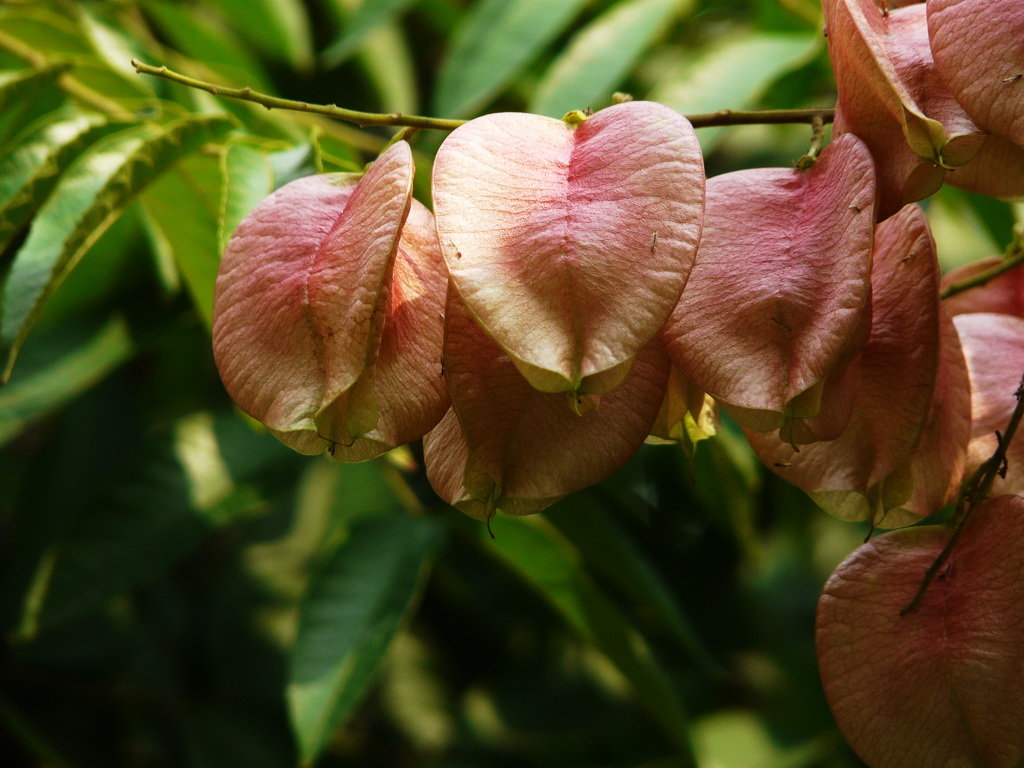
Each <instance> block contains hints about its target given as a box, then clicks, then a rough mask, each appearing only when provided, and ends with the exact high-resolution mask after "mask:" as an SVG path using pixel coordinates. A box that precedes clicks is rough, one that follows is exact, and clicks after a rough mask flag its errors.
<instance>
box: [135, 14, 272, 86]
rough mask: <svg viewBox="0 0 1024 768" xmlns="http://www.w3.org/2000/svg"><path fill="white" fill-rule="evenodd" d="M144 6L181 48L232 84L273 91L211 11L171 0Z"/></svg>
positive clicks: (257, 64)
mask: <svg viewBox="0 0 1024 768" xmlns="http://www.w3.org/2000/svg"><path fill="white" fill-rule="evenodd" d="M143 7H144V8H145V10H146V13H147V14H149V15H150V16H151V17H152V19H153V21H154V23H155V25H156V26H157V27H158V28H159V30H160V31H161V32H162V33H163V34H165V35H166V36H167V37H168V39H170V40H171V41H172V42H173V43H174V45H175V46H176V47H177V48H179V49H181V50H182V51H184V52H185V53H187V54H188V55H190V56H192V57H193V58H195V59H197V60H199V61H202V62H203V63H204V64H205V65H206V66H208V67H210V68H211V69H213V70H215V71H218V72H220V73H222V74H223V75H224V76H225V77H227V78H229V80H231V81H232V82H237V83H238V84H241V85H248V86H249V87H251V88H256V89H259V90H269V88H270V79H269V78H268V77H267V75H266V73H265V72H264V71H263V67H262V66H261V65H260V63H259V62H258V61H257V60H256V58H255V57H254V56H253V55H252V53H251V52H250V51H249V49H248V48H246V47H245V46H244V45H242V44H241V43H240V42H239V40H238V38H237V37H236V36H235V35H234V33H233V32H232V30H231V29H230V28H224V27H223V26H221V25H219V24H218V23H217V20H216V19H215V18H214V17H213V16H212V15H211V14H210V13H209V12H208V9H204V8H202V7H200V6H192V5H185V4H182V3H175V2H168V0H146V2H145V3H144V4H143Z"/></svg>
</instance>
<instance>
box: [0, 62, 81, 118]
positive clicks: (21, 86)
mask: <svg viewBox="0 0 1024 768" xmlns="http://www.w3.org/2000/svg"><path fill="white" fill-rule="evenodd" d="M70 66H71V65H70V64H51V65H50V66H46V67H41V68H40V69H13V70H3V71H0V109H8V108H9V107H11V106H12V105H14V104H15V103H16V102H18V101H20V100H21V99H24V98H26V97H27V96H28V95H29V94H31V93H32V92H33V91H34V90H36V89H37V88H39V87H40V86H42V85H45V84H48V83H52V82H53V81H54V80H56V79H57V78H58V77H60V76H61V75H62V74H63V73H64V72H66V71H67V70H68V69H69V67H70Z"/></svg>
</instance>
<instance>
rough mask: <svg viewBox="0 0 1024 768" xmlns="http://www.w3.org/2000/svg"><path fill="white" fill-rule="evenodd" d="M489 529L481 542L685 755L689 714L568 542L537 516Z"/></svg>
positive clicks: (504, 521) (510, 519)
mask: <svg viewBox="0 0 1024 768" xmlns="http://www.w3.org/2000/svg"><path fill="white" fill-rule="evenodd" d="M494 532H495V538H494V539H493V540H489V541H488V542H486V543H485V546H488V548H489V549H490V550H491V551H492V552H494V553H495V554H496V555H497V556H498V557H499V558H500V559H501V560H503V561H504V562H505V563H506V564H508V565H509V566H510V567H511V568H512V569H513V570H514V571H515V572H516V573H518V574H519V575H520V576H521V577H522V578H523V579H525V580H526V581H527V582H528V583H529V584H530V585H531V586H533V587H534V588H535V589H537V590H538V591H539V592H540V594H541V595H542V596H543V597H544V599H545V600H547V601H548V602H549V603H550V604H551V605H552V606H553V607H554V608H555V610H557V611H558V612H559V613H560V614H561V615H562V617H563V618H564V619H565V620H566V621H567V622H568V623H569V624H570V625H571V626H572V627H573V628H574V629H576V631H578V632H579V633H580V634H581V635H582V636H583V637H585V638H587V639H588V640H590V641H591V642H592V643H593V644H594V645H595V646H596V647H597V648H599V649H600V650H601V651H602V652H603V653H604V654H605V655H606V656H607V657H608V658H609V660H610V661H611V662H612V663H613V664H614V665H615V666H616V667H617V668H618V669H619V671H620V672H622V674H623V676H624V677H625V678H626V679H627V680H628V681H629V682H630V683H631V684H632V685H633V688H634V691H635V693H636V696H637V698H638V699H639V700H640V701H642V702H643V703H644V704H645V705H646V706H647V708H648V709H649V710H650V712H651V714H652V715H653V716H654V718H655V720H656V721H657V722H658V723H659V724H660V725H661V726H662V727H663V729H664V731H665V733H666V734H667V735H668V736H669V738H670V739H671V740H672V741H673V742H674V743H675V744H676V745H677V746H678V747H679V748H680V749H681V750H683V751H684V752H685V753H689V752H690V751H691V745H690V741H689V718H688V717H687V714H686V710H685V708H684V706H683V703H682V701H681V700H680V698H679V695H678V694H677V693H676V691H675V689H674V688H673V687H672V686H671V684H670V683H669V682H668V681H666V679H665V676H664V674H663V673H662V671H661V670H660V669H659V667H658V665H657V663H656V662H655V660H654V658H653V657H652V656H651V653H650V650H649V649H648V647H647V645H646V643H645V642H644V641H643V638H642V637H641V636H640V635H639V634H637V633H636V632H635V631H634V630H633V628H632V627H631V625H630V622H629V620H628V619H627V618H626V617H625V616H624V615H623V614H622V612H621V611H620V610H619V609H618V608H617V607H616V606H615V604H614V603H613V602H612V601H611V600H610V599H609V598H608V597H607V595H605V593H604V592H603V591H602V590H601V589H600V588H599V587H598V586H597V585H596V584H595V583H594V582H593V580H592V579H591V578H590V577H589V576H588V575H587V574H586V571H585V570H584V569H583V568H582V565H581V557H580V554H579V552H578V551H576V549H575V548H574V547H573V546H572V544H571V543H570V542H569V541H568V540H567V539H566V538H565V537H564V536H562V535H561V534H560V533H559V532H558V531H557V530H556V529H555V528H554V527H552V525H551V524H550V523H549V522H547V521H546V520H544V519H543V518H540V517H536V516H535V517H529V518H518V517H502V518H501V519H500V521H497V522H496V523H495V525H494ZM481 535H486V534H481ZM691 763H692V761H691Z"/></svg>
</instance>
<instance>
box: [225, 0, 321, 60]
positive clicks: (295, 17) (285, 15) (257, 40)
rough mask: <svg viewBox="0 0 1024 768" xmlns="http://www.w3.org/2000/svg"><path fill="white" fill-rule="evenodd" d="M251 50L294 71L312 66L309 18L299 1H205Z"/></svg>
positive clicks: (300, 0)
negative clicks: (280, 62)
mask: <svg viewBox="0 0 1024 768" xmlns="http://www.w3.org/2000/svg"><path fill="white" fill-rule="evenodd" d="M208 2H209V4H210V5H212V6H213V7H215V8H217V9H219V10H220V11H221V13H223V15H224V18H225V19H226V20H228V21H229V23H230V24H231V26H232V27H233V28H234V29H236V30H237V31H238V33H239V34H240V35H241V36H242V37H243V38H244V39H245V41H246V42H247V43H249V44H250V45H251V46H252V47H254V48H255V49H256V50H258V51H259V52H260V53H262V54H263V55H264V56H267V57H268V58H271V59H275V60H277V61H283V62H286V63H288V64H289V65H291V67H292V68H294V69H298V70H303V71H306V70H309V69H311V68H312V65H313V49H312V43H311V38H310V27H309V16H308V15H307V14H306V7H305V6H304V5H303V4H302V0H208Z"/></svg>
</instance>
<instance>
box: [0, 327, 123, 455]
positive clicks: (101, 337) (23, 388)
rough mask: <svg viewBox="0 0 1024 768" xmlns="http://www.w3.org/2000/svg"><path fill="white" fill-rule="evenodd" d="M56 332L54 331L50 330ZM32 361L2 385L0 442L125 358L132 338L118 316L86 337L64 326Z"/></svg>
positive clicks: (92, 382) (0, 397)
mask: <svg viewBox="0 0 1024 768" xmlns="http://www.w3.org/2000/svg"><path fill="white" fill-rule="evenodd" d="M51 335H53V336H56V335H58V334H51ZM59 336H60V338H59V339H56V343H54V344H52V345H48V349H47V350H46V354H43V355H39V356H38V359H37V360H34V361H33V363H34V365H31V366H28V365H26V366H24V368H22V369H20V370H19V376H17V377H15V378H14V379H13V380H12V381H11V382H10V383H9V384H8V385H7V386H5V387H3V388H2V389H0V445H3V444H4V443H7V442H9V441H11V440H13V439H14V438H15V437H17V436H18V435H19V434H21V433H22V432H23V431H24V430H25V429H26V428H27V427H28V426H29V425H30V424H31V423H32V422H33V421H35V420H36V419H40V418H42V417H43V416H46V415H47V414H50V413H52V412H54V411H55V410H57V409H58V408H60V407H61V406H62V405H64V404H65V403H67V402H68V401H69V400H71V399H72V398H74V397H75V396H76V395H78V394H79V393H81V392H84V391H85V390H87V389H88V388H89V387H91V386H92V385H93V384H95V383H96V382H97V381H99V380H100V379H102V378H103V377H104V376H106V375H107V374H108V373H110V371H112V370H113V369H114V368H116V367H117V366H118V365H120V364H121V363H122V362H124V361H125V360H127V359H128V357H129V356H130V355H131V353H132V342H131V339H130V338H129V335H128V328H127V326H126V325H125V323H124V321H123V320H121V319H114V320H111V321H109V322H108V323H106V324H105V325H103V326H102V327H101V328H99V330H96V331H94V332H93V333H91V334H90V335H89V336H87V337H86V339H85V341H84V342H81V340H79V339H78V338H76V337H74V334H72V335H71V338H69V334H68V333H67V332H66V331H63V332H61V333H60V334H59Z"/></svg>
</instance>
